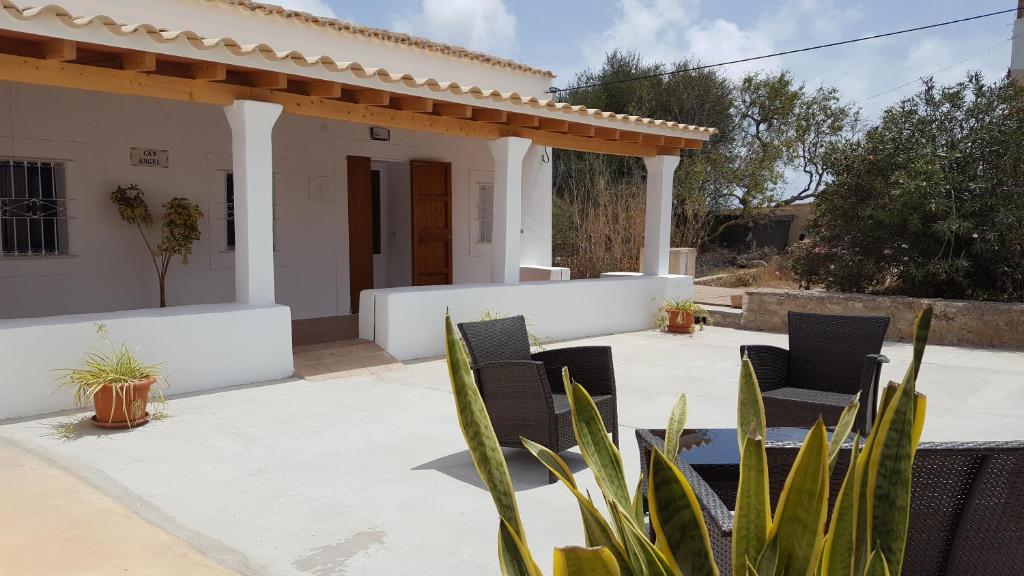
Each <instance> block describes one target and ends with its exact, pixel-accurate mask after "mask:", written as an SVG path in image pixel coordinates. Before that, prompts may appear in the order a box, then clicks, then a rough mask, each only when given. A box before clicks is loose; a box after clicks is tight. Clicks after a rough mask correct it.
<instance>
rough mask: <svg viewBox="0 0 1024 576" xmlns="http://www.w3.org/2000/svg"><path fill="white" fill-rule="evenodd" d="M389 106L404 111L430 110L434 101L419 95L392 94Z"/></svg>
mask: <svg viewBox="0 0 1024 576" xmlns="http://www.w3.org/2000/svg"><path fill="white" fill-rule="evenodd" d="M391 107H392V108H394V109H395V110H402V111H404V112H423V113H426V112H430V111H432V110H433V109H434V101H433V100H431V99H429V98H420V97H419V96H392V97H391Z"/></svg>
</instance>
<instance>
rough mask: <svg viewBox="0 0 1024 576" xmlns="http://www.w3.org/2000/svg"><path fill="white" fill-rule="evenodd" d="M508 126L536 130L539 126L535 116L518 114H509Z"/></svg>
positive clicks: (538, 120) (538, 119)
mask: <svg viewBox="0 0 1024 576" xmlns="http://www.w3.org/2000/svg"><path fill="white" fill-rule="evenodd" d="M508 125H509V126H520V127H523V128H536V127H537V126H539V125H540V118H538V117H536V116H530V115H529V114H518V113H516V112H509V113H508Z"/></svg>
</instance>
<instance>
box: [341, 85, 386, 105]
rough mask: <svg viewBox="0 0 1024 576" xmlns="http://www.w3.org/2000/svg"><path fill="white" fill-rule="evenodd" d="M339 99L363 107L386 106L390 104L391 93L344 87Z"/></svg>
mask: <svg viewBox="0 0 1024 576" xmlns="http://www.w3.org/2000/svg"><path fill="white" fill-rule="evenodd" d="M341 99H342V100H344V101H346V102H351V103H353V104H362V105H363V106H387V105H388V104H390V103H391V93H389V92H385V91H383V90H372V89H369V88H356V87H350V86H345V87H343V88H342V91H341Z"/></svg>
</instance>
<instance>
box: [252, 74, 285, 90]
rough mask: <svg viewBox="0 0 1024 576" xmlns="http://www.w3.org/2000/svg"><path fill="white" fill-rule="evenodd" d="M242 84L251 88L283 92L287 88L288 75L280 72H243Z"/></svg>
mask: <svg viewBox="0 0 1024 576" xmlns="http://www.w3.org/2000/svg"><path fill="white" fill-rule="evenodd" d="M241 78H242V82H244V83H245V85H246V86H251V87H253V88H264V89H266V90H284V89H285V88H287V87H288V75H287V74H282V73H281V72H243V73H242V74H241Z"/></svg>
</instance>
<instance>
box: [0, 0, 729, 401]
mask: <svg viewBox="0 0 1024 576" xmlns="http://www.w3.org/2000/svg"><path fill="white" fill-rule="evenodd" d="M0 4H2V7H3V10H0V418H7V417H17V416H25V415H32V414H38V413H42V412H46V411H50V410H56V409H62V408H66V407H68V406H69V403H70V398H69V397H68V396H66V395H64V394H62V393H56V394H55V393H53V380H54V374H53V369H55V368H60V367H67V366H71V365H74V364H75V363H76V362H77V360H78V358H79V356H80V355H81V354H82V353H83V352H84V351H86V350H88V349H89V348H91V347H93V346H95V345H96V344H97V340H96V337H95V334H94V330H95V325H96V324H97V323H104V324H106V325H107V327H108V330H109V332H110V334H111V336H112V337H113V339H114V340H115V341H126V342H129V343H131V345H133V346H138V347H139V350H140V354H141V355H142V356H143V357H144V358H145V359H147V360H151V361H161V362H165V363H166V370H167V372H168V375H169V378H170V379H171V382H172V385H173V389H174V391H175V392H178V393H181V392H190V391H196V390H202V389H208V388H213V387H220V386H229V385H236V384H243V383H249V382H257V381H266V380H273V379H279V378H284V377H287V376H290V375H291V373H292V371H293V366H292V355H291V347H292V331H293V328H294V330H295V334H296V337H297V339H299V340H302V339H310V338H330V337H338V338H340V337H345V336H348V337H351V336H354V335H355V331H356V329H357V328H356V326H357V322H358V330H359V334H360V336H361V337H364V338H368V339H373V340H376V341H377V342H378V343H380V344H381V345H382V346H384V347H385V348H386V349H387V350H388V351H389V352H391V353H392V354H393V355H395V356H396V357H398V358H401V359H407V358H414V357H422V356H428V355H433V354H437V353H439V352H440V350H441V348H440V346H441V340H440V332H439V329H440V326H441V318H442V315H443V313H444V310H445V308H448V309H450V310H451V312H452V314H453V316H454V317H455V318H456V319H457V320H458V319H462V318H471V317H473V316H475V315H476V314H478V313H479V310H482V309H488V310H497V311H500V312H505V313H520V312H522V313H526V314H527V315H529V316H530V317H531V320H532V321H533V322H534V324H535V325H539V326H538V329H539V330H540V331H542V333H544V334H545V335H548V336H551V337H556V338H569V337H575V336H584V335H587V334H596V333H606V332H613V331H621V330H631V329H639V328H643V327H645V326H647V325H649V323H650V318H651V316H652V315H653V313H654V310H655V308H656V307H657V305H658V304H659V303H660V302H661V300H662V299H663V298H664V297H665V296H666V294H673V295H683V296H685V295H687V294H689V293H690V291H691V290H692V288H691V286H692V284H691V280H692V279H690V278H688V277H677V276H669V275H668V254H669V224H670V209H671V196H672V194H671V191H672V177H673V172H674V170H675V168H676V166H677V164H678V162H679V156H680V150H682V149H690V148H699V147H700V146H701V145H702V143H703V142H704V141H706V140H707V139H708V138H709V137H710V136H711V135H712V134H713V133H714V130H713V129H709V128H702V127H697V126H689V125H683V124H678V123H675V122H665V121H661V120H657V119H649V118H638V117H633V116H625V115H621V114H615V113H611V112H603V111H600V110H594V109H588V108H585V107H581V106H569V105H565V104H562V103H556V102H554V101H553V100H550V99H548V98H549V95H548V94H547V89H548V88H549V87H550V85H551V82H552V78H553V76H552V74H551V73H550V72H546V71H544V70H539V69H536V68H532V67H529V66H526V65H523V64H519V63H516V62H512V61H509V60H505V59H501V58H496V57H493V56H488V55H485V54H480V53H476V52H471V51H468V50H465V49H462V48H458V47H454V46H449V45H444V44H439V43H436V42H431V41H429V40H425V39H421V38H415V37H411V36H408V35H405V34H398V33H392V32H388V31H385V30H377V29H369V28H365V27H360V26H355V25H352V24H349V23H345V22H340V21H337V20H331V19H324V18H318V17H316V16H312V15H309V14H305V13H299V12H293V11H288V10H284V9H281V8H277V7H274V6H268V5H261V4H257V3H255V2H244V1H241V0H132V1H130V2H128V1H122V0H54V1H53V2H46V3H38V2H37V3H30V2H28V1H27V0H18V1H12V0H0ZM552 148H562V149H571V150H581V151H589V152H596V153H602V154H618V155H629V156H637V157H643V158H644V159H645V161H646V164H647V167H648V172H649V174H648V191H647V195H648V199H647V216H646V219H647V226H646V239H647V241H646V243H645V252H644V262H645V265H644V270H643V272H644V275H643V276H639V277H630V278H608V279H600V280H581V281H571V282H565V281H564V279H567V278H568V275H569V274H570V273H571V271H567V270H560V269H553V268H551V263H552V262H551V165H550V158H551V154H550V151H551V149H552ZM127 184H138V185H139V186H140V187H141V188H142V189H143V190H144V191H145V193H146V198H147V199H148V201H149V204H150V207H151V209H153V211H154V213H155V214H156V215H157V217H159V214H160V213H161V209H160V205H161V204H162V203H163V202H165V201H166V200H168V199H170V198H172V197H187V198H189V199H191V200H192V201H194V202H196V203H198V204H199V206H200V207H201V209H202V210H203V212H204V213H205V218H204V219H203V220H202V222H201V227H202V239H201V240H200V241H198V242H197V243H196V244H195V246H194V249H193V255H192V258H191V261H190V263H189V264H188V265H187V266H185V267H182V266H181V265H180V263H178V262H177V261H175V263H174V264H172V268H171V271H170V274H169V276H168V287H167V290H168V291H167V300H168V303H169V305H170V307H168V308H163V309H160V308H156V306H157V305H158V302H159V301H158V290H157V279H156V274H155V273H154V272H153V267H152V263H151V262H150V260H149V256H148V254H147V252H146V248H145V246H144V245H143V243H142V241H141V240H140V238H139V234H138V231H137V230H135V229H134V228H133V227H132V226H130V225H128V224H125V223H124V222H122V221H120V219H119V218H118V215H117V213H116V211H115V209H114V206H113V205H112V204H111V202H110V192H111V191H112V190H113V189H114V188H115V187H117V186H119V185H127ZM153 232H154V233H155V232H157V230H154V231H153ZM521 280H523V281H524V282H521ZM525 280H540V281H529V282H526V281H525ZM426 285H431V286H429V287H423V286H426ZM364 290H366V291H365V292H364ZM360 312H361V313H360ZM357 313H360V314H358V321H357V320H356V319H357Z"/></svg>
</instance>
